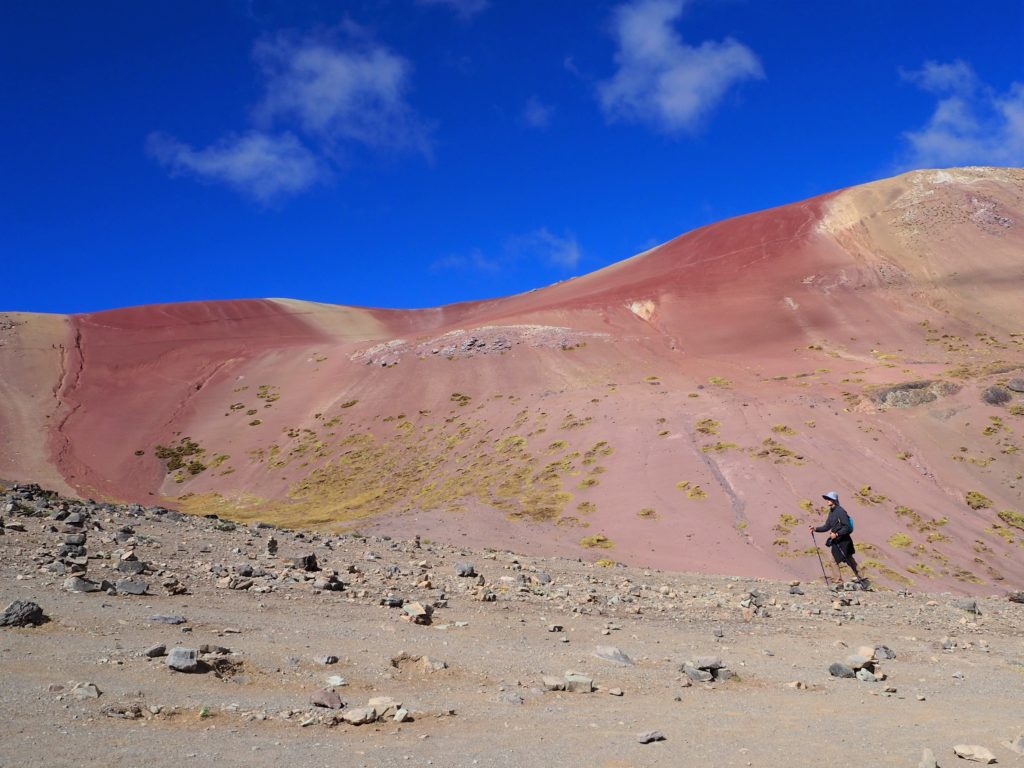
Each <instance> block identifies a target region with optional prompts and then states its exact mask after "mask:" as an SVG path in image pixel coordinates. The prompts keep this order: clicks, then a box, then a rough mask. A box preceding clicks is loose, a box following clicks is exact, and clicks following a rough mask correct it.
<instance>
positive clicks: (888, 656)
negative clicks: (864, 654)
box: [875, 645, 896, 661]
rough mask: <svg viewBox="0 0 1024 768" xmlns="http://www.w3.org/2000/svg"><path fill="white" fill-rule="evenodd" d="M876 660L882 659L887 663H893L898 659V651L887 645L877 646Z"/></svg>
mask: <svg viewBox="0 0 1024 768" xmlns="http://www.w3.org/2000/svg"><path fill="white" fill-rule="evenodd" d="M875 658H876V659H882V660H885V661H892V660H893V659H895V658H896V651H894V650H893V649H892V648H890V647H889V646H887V645H876V646H875Z"/></svg>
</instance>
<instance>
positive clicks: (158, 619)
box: [149, 614, 188, 624]
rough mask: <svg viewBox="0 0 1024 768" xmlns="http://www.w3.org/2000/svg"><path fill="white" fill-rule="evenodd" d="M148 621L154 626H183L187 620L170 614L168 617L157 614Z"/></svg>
mask: <svg viewBox="0 0 1024 768" xmlns="http://www.w3.org/2000/svg"><path fill="white" fill-rule="evenodd" d="M149 621H152V622H153V623H155V624H185V623H186V622H187V621H188V619H186V618H185V617H184V616H178V615H176V614H172V615H169V616H164V615H163V614H157V615H156V616H150V617H149Z"/></svg>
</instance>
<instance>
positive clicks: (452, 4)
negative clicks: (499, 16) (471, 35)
mask: <svg viewBox="0 0 1024 768" xmlns="http://www.w3.org/2000/svg"><path fill="white" fill-rule="evenodd" d="M416 4H417V5H437V6H446V7H448V8H450V9H451V10H453V11H455V13H456V14H458V15H459V16H461V17H462V18H464V19H468V18H469V17H471V16H476V14H478V13H480V12H481V11H483V10H484V9H486V8H487V6H488V5H490V2H489V1H488V0H416Z"/></svg>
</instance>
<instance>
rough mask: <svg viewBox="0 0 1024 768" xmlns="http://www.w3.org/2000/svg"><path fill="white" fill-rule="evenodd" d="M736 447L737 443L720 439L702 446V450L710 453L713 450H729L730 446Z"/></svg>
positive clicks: (716, 451)
mask: <svg viewBox="0 0 1024 768" xmlns="http://www.w3.org/2000/svg"><path fill="white" fill-rule="evenodd" d="M735 447H736V443H723V442H722V441H721V440H719V441H718V442H717V443H713V444H711V445H704V446H701V449H700V450H701V452H702V453H710V452H712V451H714V452H715V453H725V451H728V450H729V449H730V448H735Z"/></svg>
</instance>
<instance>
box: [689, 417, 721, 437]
mask: <svg viewBox="0 0 1024 768" xmlns="http://www.w3.org/2000/svg"><path fill="white" fill-rule="evenodd" d="M721 426H722V424H721V422H718V421H715V420H714V419H701V420H700V421H698V422H697V425H696V426H695V427H694V429H696V430H697V431H698V432H700V433H701V434H702V435H717V434H718V428H719V427H721Z"/></svg>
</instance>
